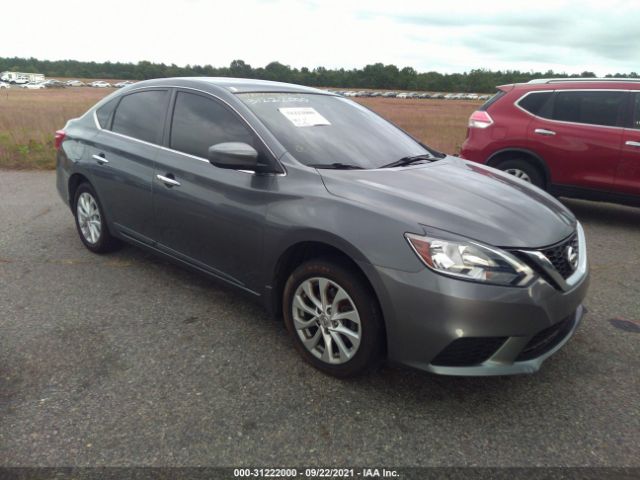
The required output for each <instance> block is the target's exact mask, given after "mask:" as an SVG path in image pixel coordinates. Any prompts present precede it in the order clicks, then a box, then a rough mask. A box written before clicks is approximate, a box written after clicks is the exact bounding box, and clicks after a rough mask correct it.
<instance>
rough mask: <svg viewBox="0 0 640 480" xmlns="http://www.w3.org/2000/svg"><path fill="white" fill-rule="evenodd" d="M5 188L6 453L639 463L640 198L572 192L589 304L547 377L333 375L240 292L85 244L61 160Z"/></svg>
mask: <svg viewBox="0 0 640 480" xmlns="http://www.w3.org/2000/svg"><path fill="white" fill-rule="evenodd" d="M0 200H1V202H0V465H5V466H19V465H22V466H36V465H37V466H66V465H76V466H103V465H121V466H132V465H146V466H151V465H152V466H167V465H180V466H193V465H218V466H239V465H252V466H292V465H293V466H301V465H308V466H352V465H374V464H377V465H380V464H384V465H394V466H447V465H476V466H542V465H544V466H576V465H590V466H640V456H639V455H638V444H640V409H639V406H638V405H639V404H638V398H639V394H640V374H639V369H640V355H638V352H639V351H640V348H639V347H640V333H638V331H637V328H636V331H633V327H634V325H635V326H636V327H638V324H639V323H640V273H639V270H638V267H640V209H634V208H628V207H623V206H616V205H609V204H597V203H590V202H582V201H567V202H566V204H567V205H568V206H569V207H570V208H571V209H572V210H573V211H574V212H575V213H576V214H577V216H578V217H579V218H580V220H581V221H582V222H583V224H584V226H585V230H586V234H587V240H588V244H589V253H590V261H591V268H592V283H591V289H590V292H589V295H588V297H587V301H586V305H587V307H588V310H589V313H588V315H587V316H586V318H585V320H584V323H583V324H582V326H581V328H580V329H579V331H578V332H577V334H576V336H575V337H574V338H573V340H572V341H571V342H569V343H568V344H567V346H566V347H565V348H564V349H562V350H561V351H560V352H558V353H557V354H556V355H555V356H553V357H552V358H551V359H549V360H548V361H547V362H546V363H545V365H544V366H543V368H542V370H541V371H540V372H538V373H537V374H534V375H531V376H518V377H505V378H450V377H439V376H435V375H430V374H425V373H421V372H415V371H411V370H407V369H402V368H395V367H385V368H383V369H382V370H381V371H380V372H377V373H374V374H371V375H369V376H367V377H364V378H360V379H357V380H350V381H340V380H335V379H333V378H330V377H327V376H325V375H323V374H321V373H319V372H317V371H315V370H314V369H312V368H311V367H309V366H307V365H306V364H304V363H302V362H301V360H300V359H299V357H298V355H297V354H296V353H295V351H294V349H293V347H292V344H291V342H290V341H289V339H288V337H287V334H286V332H285V329H284V327H283V325H282V324H281V322H278V321H275V320H273V319H271V318H269V317H268V316H267V315H266V313H265V312H264V311H263V310H262V309H261V308H260V307H259V306H258V305H256V304H254V303H252V302H251V301H250V300H249V298H248V297H247V296H245V295H244V294H242V293H238V292H236V291H234V290H231V289H230V288H227V287H225V286H222V285H220V284H218V283H216V282H214V281H211V280H208V279H206V278H203V277H202V276H200V275H198V274H195V273H192V272H190V271H186V270H183V269H181V268H179V267H176V266H174V265H172V264H170V263H168V262H166V261H164V260H162V259H159V258H158V257H155V256H153V255H151V254H148V253H145V252H143V251H141V250H139V249H136V248H133V247H125V248H124V249H123V250H121V251H119V252H116V253H114V254H110V255H106V256H97V255H93V254H91V253H90V252H88V251H87V250H86V249H85V248H84V247H83V246H82V244H81V243H80V241H79V239H78V238H77V235H76V231H75V228H74V224H73V221H72V220H73V219H72V216H71V214H70V212H69V210H68V209H67V208H66V207H65V206H64V205H63V203H62V202H61V200H60V199H59V198H58V196H57V193H56V191H55V187H54V173H52V172H46V173H38V172H7V171H0ZM616 319H618V320H629V321H634V322H637V323H624V322H618V323H617V325H618V326H616V325H614V324H615V323H616V322H613V323H612V322H611V320H616ZM619 327H631V328H628V329H627V330H625V329H622V328H619Z"/></svg>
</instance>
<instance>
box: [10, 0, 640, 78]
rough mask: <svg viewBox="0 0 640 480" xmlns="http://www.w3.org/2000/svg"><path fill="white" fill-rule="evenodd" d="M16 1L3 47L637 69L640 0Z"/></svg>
mask: <svg viewBox="0 0 640 480" xmlns="http://www.w3.org/2000/svg"><path fill="white" fill-rule="evenodd" d="M449 3H450V5H449V4H447V3H445V2H425V1H417V0H416V1H400V2H388V1H380V0H370V1H368V2H357V1H309V0H307V1H300V0H298V1H295V0H270V1H258V0H253V1H250V0H236V1H234V2H213V1H206V0H183V1H180V0H171V1H168V0H156V1H155V2H153V3H152V2H142V1H134V0H129V1H128V2H123V3H121V4H120V3H114V2H110V3H108V4H98V3H92V2H88V1H87V0H65V1H64V2H63V3H62V4H61V3H59V2H52V1H50V0H42V1H41V0H35V1H29V2H9V3H8V4H7V5H4V6H3V11H2V18H3V22H2V27H1V30H2V36H3V39H4V40H3V44H2V48H1V49H0V55H2V56H14V55H15V56H23V57H24V56H33V57H37V58H44V59H63V58H72V59H78V60H85V61H89V60H94V61H106V60H110V61H130V62H137V61H139V60H150V61H153V62H164V63H176V64H178V65H185V64H200V65H203V64H211V65H214V66H223V65H228V64H229V63H230V62H231V60H233V59H238V58H239V59H243V60H245V61H246V62H247V63H250V64H251V65H253V66H254V67H255V66H264V65H266V64H267V63H269V62H270V61H273V60H278V61H280V62H282V63H285V64H289V65H292V66H295V67H302V66H307V67H310V68H313V67H316V66H325V67H329V68H335V67H343V68H347V69H348V68H354V67H362V66H364V65H366V64H368V63H374V62H383V63H393V64H395V65H398V66H399V67H402V66H413V67H414V68H416V69H417V70H418V71H427V70H438V71H447V72H455V71H458V72H460V71H466V70H470V69H473V68H493V69H497V68H500V69H507V68H508V69H520V70H547V69H549V68H552V69H554V70H558V71H566V72H568V73H573V72H581V71H583V70H593V71H595V72H596V73H599V74H605V73H614V72H618V71H621V72H622V71H626V72H629V71H634V70H635V71H638V70H640V67H639V63H640V49H639V48H637V46H638V44H640V30H638V29H637V26H636V25H635V21H636V20H637V18H639V14H640V5H639V4H638V3H637V2H630V1H617V2H609V3H608V4H604V3H603V2H593V1H592V2H585V1H582V2H573V1H546V0H538V1H536V2H526V3H525V2H513V1H502V0H501V1H497V0H494V1H490V0H485V1H484V2H471V1H462V2H449Z"/></svg>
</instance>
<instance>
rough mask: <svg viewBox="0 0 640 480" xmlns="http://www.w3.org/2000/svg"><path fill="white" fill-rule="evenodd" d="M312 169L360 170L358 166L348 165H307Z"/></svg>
mask: <svg viewBox="0 0 640 480" xmlns="http://www.w3.org/2000/svg"><path fill="white" fill-rule="evenodd" d="M309 166H310V167H313V168H328V169H332V170H362V167H360V166H358V165H352V164H350V163H340V162H335V163H315V164H313V165H309Z"/></svg>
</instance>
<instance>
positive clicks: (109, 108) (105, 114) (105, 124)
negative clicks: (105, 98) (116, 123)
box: [96, 98, 118, 128]
mask: <svg viewBox="0 0 640 480" xmlns="http://www.w3.org/2000/svg"><path fill="white" fill-rule="evenodd" d="M117 104H118V99H117V98H114V99H113V100H111V101H109V102H107V103H105V104H104V105H103V106H101V107H100V108H99V109H97V110H96V117H98V123H99V124H100V127H102V128H109V120H111V114H112V113H113V110H114V109H115V108H116V105H117Z"/></svg>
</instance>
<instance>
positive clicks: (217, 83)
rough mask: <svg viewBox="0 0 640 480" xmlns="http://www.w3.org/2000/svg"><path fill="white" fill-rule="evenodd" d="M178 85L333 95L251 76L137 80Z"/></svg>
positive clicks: (233, 91)
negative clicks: (251, 77)
mask: <svg viewBox="0 0 640 480" xmlns="http://www.w3.org/2000/svg"><path fill="white" fill-rule="evenodd" d="M170 85H172V86H178V87H182V86H184V87H214V88H215V87H217V88H222V89H224V90H227V91H228V92H231V93H250V92H255V93H257V92H287V93H317V94H324V95H333V94H332V93H330V92H327V91H326V90H320V89H317V88H312V87H305V86H302V85H295V84H293V83H283V82H272V81H270V80H257V79H250V78H231V77H174V78H159V79H154V80H145V81H142V82H137V83H136V86H137V87H150V86H170Z"/></svg>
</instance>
